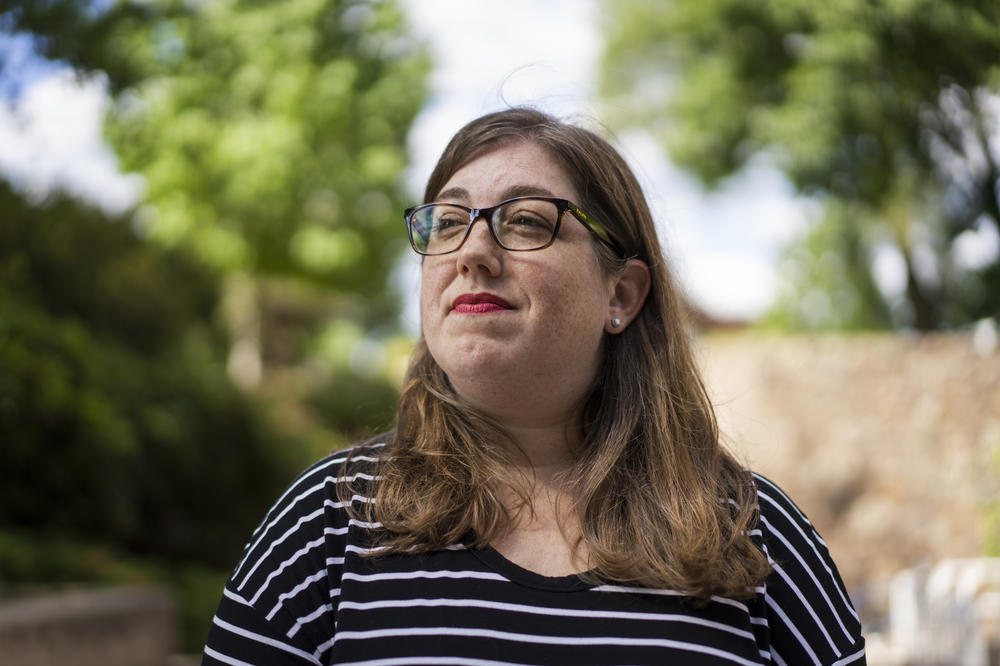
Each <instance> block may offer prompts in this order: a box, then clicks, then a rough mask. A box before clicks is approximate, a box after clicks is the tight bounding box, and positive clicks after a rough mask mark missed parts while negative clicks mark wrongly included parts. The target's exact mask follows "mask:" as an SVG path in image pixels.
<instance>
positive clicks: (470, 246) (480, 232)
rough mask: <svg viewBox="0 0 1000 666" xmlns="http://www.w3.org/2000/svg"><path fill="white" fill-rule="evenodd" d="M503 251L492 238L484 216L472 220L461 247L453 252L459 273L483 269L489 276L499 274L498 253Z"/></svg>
mask: <svg viewBox="0 0 1000 666" xmlns="http://www.w3.org/2000/svg"><path fill="white" fill-rule="evenodd" d="M503 252H504V249H503V248H502V247H500V246H499V245H497V242H496V241H495V240H493V235H492V234H491V233H490V227H489V222H488V221H487V220H486V219H484V218H477V219H475V220H473V222H472V228H471V229H469V235H468V236H467V237H466V239H465V242H464V243H463V244H462V247H460V248H459V249H458V252H456V253H455V254H456V255H457V257H456V260H457V261H458V271H459V272H460V273H468V272H475V271H483V272H485V273H487V274H488V275H490V276H496V275H499V274H500V269H501V267H502V259H501V256H500V255H501V254H502V253H503Z"/></svg>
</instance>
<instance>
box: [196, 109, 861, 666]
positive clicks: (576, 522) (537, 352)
mask: <svg viewBox="0 0 1000 666" xmlns="http://www.w3.org/2000/svg"><path fill="white" fill-rule="evenodd" d="M424 202H425V203H424V205H422V206H417V207H415V208H412V209H410V210H408V211H407V212H406V221H407V228H408V233H409V236H410V241H411V244H412V246H413V248H414V250H416V251H417V252H418V253H420V254H422V255H424V256H423V264H422V268H421V272H422V280H421V320H422V337H421V339H420V341H419V342H418V344H417V347H416V350H415V352H414V356H413V360H412V364H411V367H410V371H409V375H408V379H407V382H406V386H405V388H404V391H403V394H402V397H401V399H400V403H399V411H398V414H397V425H396V429H395V430H394V431H393V432H391V433H389V434H387V435H385V436H382V437H379V438H376V439H375V440H373V441H371V442H368V443H365V444H362V445H359V446H357V447H354V448H353V449H351V450H349V451H347V452H341V453H337V454H334V455H332V456H330V457H328V458H327V459H326V460H324V461H321V462H320V463H317V464H316V465H315V466H313V467H312V468H310V469H309V470H307V471H306V472H305V473H304V474H303V475H302V476H301V477H300V478H299V479H298V480H297V481H296V482H295V483H294V484H293V485H292V486H291V488H290V489H289V490H288V492H286V493H285V495H284V496H283V497H281V498H280V499H279V500H278V502H277V504H276V505H275V507H274V508H273V509H272V511H271V512H270V513H269V515H268V516H267V518H266V519H265V521H264V522H263V523H262V524H261V526H260V527H259V528H258V530H257V531H256V532H255V534H254V535H253V537H252V539H251V541H250V543H249V544H248V546H247V549H246V552H245V556H244V558H243V561H242V562H241V563H240V564H239V565H238V567H237V568H236V570H235V572H234V573H233V576H232V578H231V579H230V580H229V582H228V583H227V585H226V588H225V591H224V596H223V599H222V602H221V604H220V607H219V611H218V614H217V616H216V618H215V620H214V623H213V626H212V632H211V635H210V637H209V641H208V645H207V646H206V649H205V660H204V662H203V663H205V664H218V663H225V664H241V663H252V664H327V663H354V664H553V663H565V664H588V663H600V664H653V663H681V664H733V663H735V664H766V663H774V664H847V663H855V664H862V663H864V659H865V658H864V641H863V639H862V638H861V634H860V623H859V621H858V618H857V615H856V614H855V612H854V610H853V608H852V607H851V604H850V601H849V599H848V597H847V594H846V592H845V591H844V586H843V583H842V582H841V580H840V578H839V575H838V574H837V570H836V567H835V565H834V564H833V562H832V560H831V559H830V556H829V553H828V552H827V549H826V547H825V545H824V543H823V541H822V540H821V539H820V538H819V536H818V535H817V534H816V532H815V531H814V530H813V528H812V526H811V525H810V524H809V522H808V520H807V519H806V518H805V517H804V516H803V515H802V514H801V512H799V510H798V509H797V508H796V507H795V505H794V504H793V503H792V502H791V501H790V500H789V499H788V498H787V497H785V496H784V495H783V494H782V493H781V491H780V490H779V489H778V488H776V487H775V486H774V485H773V484H771V483H770V482H768V481H767V480H765V479H763V478H762V477H760V476H756V475H752V474H751V473H750V472H748V471H747V470H745V469H744V468H742V467H741V466H740V465H739V464H738V463H737V462H736V461H735V460H734V459H733V458H732V457H731V456H730V455H729V454H728V453H727V452H726V451H725V450H724V449H723V448H722V447H721V446H720V443H719V433H718V431H717V427H716V421H715V417H714V414H713V411H712V408H711V405H710V403H709V400H708V398H707V396H706V394H705V389H704V386H703V385H702V382H701V379H700V377H699V374H698V370H697V368H696V366H695V362H694V359H693V356H692V351H691V348H690V342H689V340H688V332H687V329H686V326H685V323H684V319H683V315H682V313H683V311H684V307H683V304H682V302H681V300H680V298H679V296H678V292H677V289H676V287H675V286H674V284H673V279H672V276H671V275H670V272H669V270H668V269H667V266H666V265H665V263H664V260H663V257H662V253H661V250H660V247H659V244H658V241H657V237H656V232H655V228H654V224H653V220H652V217H651V215H650V212H649V209H648V206H647V204H646V202H645V199H644V197H643V195H642V192H641V189H640V187H639V185H638V183H637V182H636V180H635V178H634V176H633V174H632V173H631V171H630V170H629V168H628V167H627V165H626V164H625V163H624V161H623V160H622V159H621V157H620V156H619V155H618V154H617V152H615V150H614V149H613V148H612V147H611V146H609V145H608V144H607V143H606V142H605V141H603V140H602V139H600V138H599V137H597V136H596V135H594V134H593V133H591V132H589V131H587V130H584V129H581V128H578V127H575V126H572V125H568V124H565V123H562V122H560V121H558V120H556V119H554V118H551V117H549V116H547V115H545V114H542V113H540V112H537V111H533V110H528V109H512V110H507V111H502V112H499V113H494V114H490V115H487V116H484V117H482V118H479V119H478V120H475V121H473V122H472V123H470V124H469V125H467V126H466V127H465V128H463V129H462V130H461V131H460V132H459V133H458V134H457V135H456V136H455V137H454V138H453V139H452V141H451V143H450V144H449V145H448V147H447V148H446V149H445V152H444V154H443V155H442V157H441V159H440V161H439V162H438V164H437V166H436V168H435V169H434V172H433V173H432V174H431V177H430V180H429V182H428V184H427V189H426V192H425V195H424Z"/></svg>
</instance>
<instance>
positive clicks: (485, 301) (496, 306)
mask: <svg viewBox="0 0 1000 666" xmlns="http://www.w3.org/2000/svg"><path fill="white" fill-rule="evenodd" d="M451 309H452V310H453V311H455V312H458V313H461V314H484V313H488V312H500V311H502V310H513V309H514V306H513V305H511V304H510V303H508V302H507V301H505V300H503V299H502V298H500V297H499V296H497V295H495V294H491V293H489V292H487V291H483V292H480V293H478V294H462V295H461V296H459V297H458V298H456V299H455V300H454V301H452V302H451Z"/></svg>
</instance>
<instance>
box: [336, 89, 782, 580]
mask: <svg viewBox="0 0 1000 666" xmlns="http://www.w3.org/2000/svg"><path fill="white" fill-rule="evenodd" d="M517 141H530V142H532V143H534V144H536V145H538V146H540V147H542V148H543V149H545V150H546V151H548V153H549V154H550V155H551V156H552V157H553V158H554V159H555V160H556V161H557V162H558V163H559V164H560V165H561V166H562V168H563V169H564V170H565V171H566V174H567V175H568V176H569V178H570V181H571V182H572V184H573V185H574V188H575V189H576V191H577V192H578V193H579V195H580V196H581V197H582V199H581V200H580V201H576V202H574V203H576V204H578V205H579V206H580V207H581V208H582V209H583V210H584V211H586V212H587V213H588V214H589V215H591V216H592V217H594V218H596V219H597V220H599V221H600V222H601V223H603V224H604V225H606V227H607V228H609V229H610V230H611V233H612V234H613V235H614V236H615V238H616V239H618V240H619V242H620V243H621V244H622V245H623V246H624V248H625V251H626V257H616V256H614V254H613V252H611V251H610V249H609V248H607V247H605V246H604V245H603V244H601V243H597V242H596V241H595V243H594V247H595V251H596V252H597V253H598V258H599V261H600V263H601V265H602V268H603V270H605V271H606V272H608V273H615V272H617V271H621V270H622V269H623V267H624V265H625V261H626V260H627V259H628V258H631V257H636V258H638V259H641V260H642V261H644V262H645V263H646V264H647V265H648V266H649V268H650V276H651V286H650V291H649V295H648V297H647V298H646V302H645V304H644V306H643V307H642V310H641V311H640V312H639V314H638V316H637V317H636V318H635V319H634V320H633V321H632V322H631V323H630V324H629V325H628V326H627V327H626V328H625V329H624V330H623V331H622V332H621V333H620V334H618V335H607V336H606V340H605V344H604V359H603V362H602V366H601V369H600V371H599V376H598V378H597V381H595V383H594V385H593V388H592V389H591V393H590V395H589V396H588V397H587V398H586V401H585V406H584V410H583V423H582V428H583V444H582V447H581V450H580V454H579V456H578V458H577V460H576V461H575V464H574V467H573V468H572V470H571V471H570V472H569V473H568V475H567V476H566V478H565V482H566V487H567V488H568V489H570V492H571V494H572V498H573V502H574V507H573V508H574V509H575V511H576V512H577V515H578V517H579V521H580V525H581V528H582V538H583V539H584V541H585V543H586V546H587V550H588V552H589V555H590V563H591V564H592V565H593V566H594V572H595V573H596V575H597V576H599V577H601V578H603V579H609V580H613V581H619V582H622V583H630V584H637V585H645V586H651V587H661V588H671V589H675V590H678V591H682V592H685V593H687V594H690V595H693V596H697V597H700V598H703V599H704V598H707V597H708V596H710V595H713V594H719V595H724V596H730V597H736V598H746V597H748V596H751V595H752V594H753V592H752V588H753V587H755V586H757V585H759V584H760V583H761V582H762V581H763V579H764V578H765V577H766V576H767V574H768V572H769V566H768V563H767V560H766V557H765V556H764V554H763V552H762V551H761V550H760V549H759V547H757V546H756V545H755V544H754V543H753V542H752V540H751V537H750V535H749V533H750V531H751V530H752V529H753V528H754V526H755V524H756V521H757V500H756V491H755V487H754V484H753V480H752V478H751V476H750V473H749V472H748V471H747V470H746V469H744V468H743V467H742V466H741V465H739V464H738V463H737V461H735V460H734V459H733V457H732V456H730V454H729V453H727V452H726V450H725V449H724V448H723V447H722V445H721V444H720V441H719V431H718V427H717V424H716V420H715V414H714V411H713V409H712V405H711V403H710V401H709V398H708V395H707V393H706V391H705V387H704V384H703V383H702V380H701V376H700V374H699V372H698V368H697V366H696V362H695V359H694V355H693V351H692V347H691V341H690V339H689V334H690V333H689V328H688V324H687V321H686V308H685V304H684V302H683V300H682V298H681V296H680V293H679V290H678V288H677V286H676V284H675V282H674V278H673V276H672V275H671V272H670V271H669V270H668V268H667V265H666V263H665V260H664V257H663V253H662V250H661V248H660V244H659V241H658V239H657V235H656V228H655V226H654V223H653V218H652V215H651V213H650V211H649V207H648V205H647V203H646V199H645V197H644V195H643V193H642V189H641V187H640V186H639V183H638V181H637V180H636V178H635V176H634V175H633V173H632V171H631V169H629V167H628V166H627V164H626V163H625V161H624V160H623V159H622V157H621V156H620V155H619V154H618V152H617V151H616V150H615V149H614V148H612V147H611V145H609V144H608V143H607V142H606V141H605V140H603V139H601V138H600V137H598V136H597V135H596V134H594V133H593V132H590V131H589V130H586V129H583V128H581V127H577V126H574V125H570V124H567V123H564V122H562V121H560V120H557V119H555V118H553V117H551V116H549V115H546V114H544V113H542V112H539V111H536V110H533V109H526V108H514V109H509V110H505V111H500V112H497V113H491V114H489V115H486V116H483V117H481V118H478V119H477V120H474V121H472V122H471V123H469V124H468V125H466V126H465V127H463V128H462V129H461V130H460V131H459V132H458V134H456V135H455V137H454V138H453V139H452V140H451V142H450V143H449V144H448V146H447V147H446V148H445V151H444V153H443V154H442V156H441V158H440V160H439V161H438V163H437V166H436V167H435V168H434V171H433V173H431V176H430V179H429V181H428V183H427V189H426V191H425V194H424V201H425V202H430V201H432V200H434V198H435V197H436V196H437V194H438V192H439V191H440V190H441V188H442V187H443V186H444V184H445V183H446V182H447V181H448V180H449V179H450V178H451V177H452V175H454V174H455V172H456V171H458V170H459V169H460V168H462V167H463V166H464V165H466V164H467V163H469V162H470V161H471V160H472V159H474V158H476V157H478V156H479V155H480V154H481V153H482V152H483V151H484V150H487V149H490V148H493V147H496V146H499V145H503V144H506V143H510V142H517ZM510 444H511V441H510V438H509V437H508V436H507V435H506V434H505V432H504V430H503V426H502V425H501V424H499V423H497V422H495V421H493V420H491V419H490V418H489V417H488V416H486V415H484V414H482V413H481V412H478V411H477V410H475V409H474V408H472V407H471V406H470V405H469V404H468V403H466V402H465V401H464V400H463V399H462V398H461V397H459V396H458V394H457V393H456V392H455V390H454V389H453V388H452V386H451V383H450V382H449V380H448V377H447V375H446V374H445V373H444V371H443V370H442V369H441V367H440V366H439V365H438V364H437V362H436V361H435V360H434V358H433V357H432V356H431V354H430V353H429V351H428V349H427V345H426V344H425V343H424V340H423V338H421V339H420V340H419V341H418V342H417V345H416V349H415V350H414V354H413V359H412V361H411V365H410V369H409V373H408V376H407V379H406V384H405V386H404V389H403V393H402V395H401V397H400V402H399V410H398V413H397V423H396V429H395V431H394V433H393V434H392V436H391V441H390V444H389V445H388V446H387V447H386V453H385V455H383V456H381V458H380V461H379V475H380V477H381V478H380V480H379V481H378V482H377V484H376V485H375V495H374V498H375V500H374V502H372V503H368V504H367V505H366V509H365V511H367V513H368V515H367V516H366V518H367V519H369V520H377V521H379V522H381V524H382V526H383V527H384V528H385V529H384V530H382V531H381V537H380V543H381V545H383V546H385V547H386V548H385V550H382V551H381V552H383V553H385V552H422V551H429V550H437V549H440V548H443V547H445V546H448V545H452V544H455V543H458V542H466V543H470V544H471V545H472V546H474V547H483V546H486V545H488V544H490V543H491V542H493V541H495V540H496V539H497V538H498V537H499V536H501V535H502V534H503V533H504V530H506V529H507V528H508V527H509V526H510V524H511V519H512V516H511V514H510V513H509V511H508V510H507V509H505V506H504V503H503V502H502V500H501V498H502V497H510V494H509V492H507V493H504V492H502V490H503V489H504V488H503V486H504V485H506V490H508V491H513V492H515V493H517V496H519V497H521V498H522V500H523V501H527V493H526V491H525V489H524V484H523V482H524V481H525V479H524V478H523V477H518V476H517V473H516V472H514V471H513V470H514V469H516V465H514V464H512V463H513V462H514V458H513V456H514V455H515V454H513V453H511V446H510ZM519 484H520V485H519ZM342 485H343V484H342ZM345 491H346V492H348V493H349V492H351V491H350V489H349V488H348V487H347V486H345Z"/></svg>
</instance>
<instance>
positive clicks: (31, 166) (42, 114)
mask: <svg viewBox="0 0 1000 666" xmlns="http://www.w3.org/2000/svg"><path fill="white" fill-rule="evenodd" d="M106 109H107V93H106V85H105V83H104V82H103V81H102V80H101V79H99V78H96V77H95V78H91V79H89V80H86V81H83V82H80V81H78V80H77V78H76V77H75V76H74V75H73V74H72V73H70V72H69V71H58V72H55V73H52V74H49V75H48V76H45V77H44V78H41V79H39V80H37V81H35V82H34V83H32V84H31V85H30V86H29V87H27V88H26V89H25V90H24V91H23V93H22V94H21V95H20V96H19V97H17V98H15V100H14V101H13V102H11V103H7V104H0V172H3V173H4V174H5V175H6V177H7V178H8V179H9V180H10V181H11V182H12V183H13V184H15V185H16V186H18V187H20V188H21V189H23V190H24V191H26V192H27V193H28V195H29V196H31V197H34V198H40V197H43V196H45V195H46V194H47V193H48V192H50V191H51V190H53V189H64V190H66V191H68V192H70V193H72V194H75V195H78V196H80V197H82V198H85V199H88V200H90V201H93V202H95V203H97V204H99V205H100V206H102V207H103V208H105V209H106V210H108V211H109V212H120V211H124V210H126V209H127V208H129V207H130V206H131V205H133V204H134V203H135V202H136V201H138V198H139V194H140V192H141V188H142V182H141V179H139V178H138V177H136V176H125V175H122V174H121V173H120V172H119V170H118V164H117V161H116V159H115V156H114V153H112V151H111V149H110V148H108V146H107V145H106V144H105V143H104V141H103V139H102V138H101V137H102V125H103V121H104V114H105V111H106Z"/></svg>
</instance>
